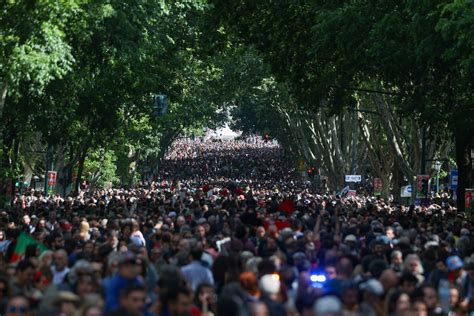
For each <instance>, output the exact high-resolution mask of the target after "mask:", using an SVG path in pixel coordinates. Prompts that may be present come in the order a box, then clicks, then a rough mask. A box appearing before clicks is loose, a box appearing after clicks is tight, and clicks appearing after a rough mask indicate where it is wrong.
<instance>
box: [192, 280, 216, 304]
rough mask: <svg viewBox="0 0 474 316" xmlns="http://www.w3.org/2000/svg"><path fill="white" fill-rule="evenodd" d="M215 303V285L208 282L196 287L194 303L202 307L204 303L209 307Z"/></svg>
mask: <svg viewBox="0 0 474 316" xmlns="http://www.w3.org/2000/svg"><path fill="white" fill-rule="evenodd" d="M214 303H215V292H214V287H213V286H212V285H210V284H208V283H201V284H199V286H198V287H197V288H196V293H195V295H194V305H196V306H197V307H199V308H200V309H202V307H203V306H204V304H206V305H207V306H208V308H209V307H210V306H211V305H212V304H214Z"/></svg>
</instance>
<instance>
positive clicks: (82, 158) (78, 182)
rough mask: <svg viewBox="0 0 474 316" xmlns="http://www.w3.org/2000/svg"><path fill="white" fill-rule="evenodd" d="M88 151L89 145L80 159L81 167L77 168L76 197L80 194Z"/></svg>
mask: <svg viewBox="0 0 474 316" xmlns="http://www.w3.org/2000/svg"><path fill="white" fill-rule="evenodd" d="M88 150H89V145H86V146H85V147H84V149H83V151H82V154H81V156H80V157H79V166H78V168H77V177H76V183H75V184H74V193H75V195H78V194H79V187H80V185H81V181H82V173H83V171H84V162H85V161H86V157H87V153H88Z"/></svg>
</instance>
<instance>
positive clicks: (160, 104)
mask: <svg viewBox="0 0 474 316" xmlns="http://www.w3.org/2000/svg"><path fill="white" fill-rule="evenodd" d="M167 111H168V98H167V97H166V95H164V94H157V95H156V96H155V100H154V102H153V114H154V115H156V116H163V115H165V114H166V112H167Z"/></svg>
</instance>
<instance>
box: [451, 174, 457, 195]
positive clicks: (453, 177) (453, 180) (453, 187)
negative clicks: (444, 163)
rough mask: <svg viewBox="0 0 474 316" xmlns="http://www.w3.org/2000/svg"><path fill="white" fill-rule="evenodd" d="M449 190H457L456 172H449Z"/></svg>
mask: <svg viewBox="0 0 474 316" xmlns="http://www.w3.org/2000/svg"><path fill="white" fill-rule="evenodd" d="M450 187H451V190H457V188H458V171H457V170H451V181H450Z"/></svg>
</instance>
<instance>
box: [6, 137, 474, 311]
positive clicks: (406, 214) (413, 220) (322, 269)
mask: <svg viewBox="0 0 474 316" xmlns="http://www.w3.org/2000/svg"><path fill="white" fill-rule="evenodd" d="M435 202H436V203H435ZM473 239H474V236H473V228H472V223H471V221H470V220H468V218H467V216H466V214H463V213H459V212H457V210H456V208H455V207H454V206H452V205H451V203H450V201H449V200H447V199H445V200H443V198H441V199H439V200H437V201H433V203H432V204H431V205H430V206H424V207H414V206H409V205H400V204H398V203H395V202H393V201H385V200H383V199H379V198H375V197H370V196H367V195H366V194H358V195H357V196H355V197H347V196H335V195H331V194H325V193H322V192H316V191H315V190H314V189H313V186H312V185H311V183H310V182H309V181H307V180H303V179H301V178H299V177H297V176H296V174H295V171H294V170H293V169H292V166H291V165H290V164H288V163H287V162H286V161H285V159H284V156H283V153H282V150H281V148H280V147H279V146H278V144H276V143H274V142H272V141H268V140H260V139H257V138H252V139H245V140H225V141H224V140H207V141H204V140H194V141H192V140H180V141H177V142H176V143H174V144H173V146H172V148H170V150H169V152H168V154H167V155H166V157H165V159H164V161H163V163H162V164H161V165H160V173H159V174H158V176H157V179H156V181H150V182H142V183H140V184H138V185H137V186H136V187H135V188H133V189H123V188H118V189H110V190H96V191H94V192H81V193H80V194H79V195H78V196H76V197H72V196H68V197H60V196H59V195H55V196H50V197H44V195H43V194H42V193H41V192H35V191H34V190H28V191H26V193H24V194H22V195H17V196H16V197H15V199H14V200H13V201H12V204H11V206H10V207H6V208H4V209H2V210H1V212H0V256H1V257H0V258H1V259H0V315H47V316H55V315H65V316H76V315H81V316H82V315H84V316H98V315H120V316H126V315H137V316H138V315H160V316H185V315H192V316H199V315H202V316H210V315H218V316H221V315H222V316H233V315H236V316H237V315H239V316H240V315H242V316H244V315H249V316H250V315H252V316H266V315H271V316H273V315H274V316H280V315H281V316H284V315H302V316H306V315H308V316H309V315H314V316H319V315H322V316H323V315H324V316H332V315H334V316H342V315H362V316H372V315H377V316H382V315H389V316H391V315H396V316H398V315H400V316H404V315H409V316H411V315H413V316H425V315H470V314H472V315H474V255H473V253H474V251H473V250H474V240H473Z"/></svg>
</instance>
